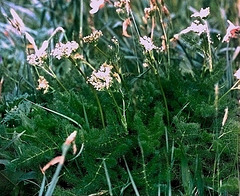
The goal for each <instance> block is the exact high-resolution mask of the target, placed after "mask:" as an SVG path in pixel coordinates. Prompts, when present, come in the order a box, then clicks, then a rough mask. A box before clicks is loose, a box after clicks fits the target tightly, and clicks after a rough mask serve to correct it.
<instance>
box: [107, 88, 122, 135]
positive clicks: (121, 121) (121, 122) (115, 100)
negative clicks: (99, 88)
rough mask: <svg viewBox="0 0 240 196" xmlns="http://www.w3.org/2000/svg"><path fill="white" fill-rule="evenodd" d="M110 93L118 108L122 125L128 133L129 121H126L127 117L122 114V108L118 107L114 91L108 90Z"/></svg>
mask: <svg viewBox="0 0 240 196" xmlns="http://www.w3.org/2000/svg"><path fill="white" fill-rule="evenodd" d="M108 93H109V95H110V97H112V99H113V102H114V104H115V106H116V107H117V112H118V114H119V116H120V118H121V123H122V125H123V127H124V129H125V131H126V133H127V120H126V117H125V116H124V115H123V114H122V113H121V111H120V107H119V106H118V103H117V101H116V99H115V97H114V95H113V93H112V91H111V90H108Z"/></svg>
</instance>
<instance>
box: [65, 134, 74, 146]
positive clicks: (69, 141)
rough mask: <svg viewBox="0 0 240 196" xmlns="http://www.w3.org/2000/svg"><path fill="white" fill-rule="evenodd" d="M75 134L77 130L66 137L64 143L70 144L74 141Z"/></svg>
mask: <svg viewBox="0 0 240 196" xmlns="http://www.w3.org/2000/svg"><path fill="white" fill-rule="evenodd" d="M76 136H77V131H73V132H72V133H71V134H70V135H69V136H68V137H67V139H66V141H65V143H64V144H66V145H71V143H72V142H74V141H75V138H76Z"/></svg>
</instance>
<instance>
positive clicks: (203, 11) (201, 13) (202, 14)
mask: <svg viewBox="0 0 240 196" xmlns="http://www.w3.org/2000/svg"><path fill="white" fill-rule="evenodd" d="M209 14H210V9H209V7H207V8H205V9H203V8H201V10H200V11H199V12H195V13H193V14H192V15H191V17H200V18H206V17H207V16H208V15H209Z"/></svg>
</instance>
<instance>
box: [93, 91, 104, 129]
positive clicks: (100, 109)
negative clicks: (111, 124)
mask: <svg viewBox="0 0 240 196" xmlns="http://www.w3.org/2000/svg"><path fill="white" fill-rule="evenodd" d="M91 89H92V92H93V94H94V96H95V98H96V100H97V104H98V108H99V112H100V117H101V121H102V126H103V128H104V129H105V128H106V125H105V122H104V116H103V110H102V105H101V103H100V100H99V98H98V95H97V92H96V90H95V89H94V88H93V87H91Z"/></svg>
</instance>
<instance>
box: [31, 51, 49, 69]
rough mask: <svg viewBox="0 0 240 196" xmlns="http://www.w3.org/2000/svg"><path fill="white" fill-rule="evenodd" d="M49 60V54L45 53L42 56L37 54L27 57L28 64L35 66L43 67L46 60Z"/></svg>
mask: <svg viewBox="0 0 240 196" xmlns="http://www.w3.org/2000/svg"><path fill="white" fill-rule="evenodd" d="M46 58H47V53H46V52H45V53H43V54H42V55H41V56H38V55H36V54H30V55H27V62H28V63H29V64H30V65H33V66H42V64H43V63H44V60H45V59H46Z"/></svg>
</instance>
